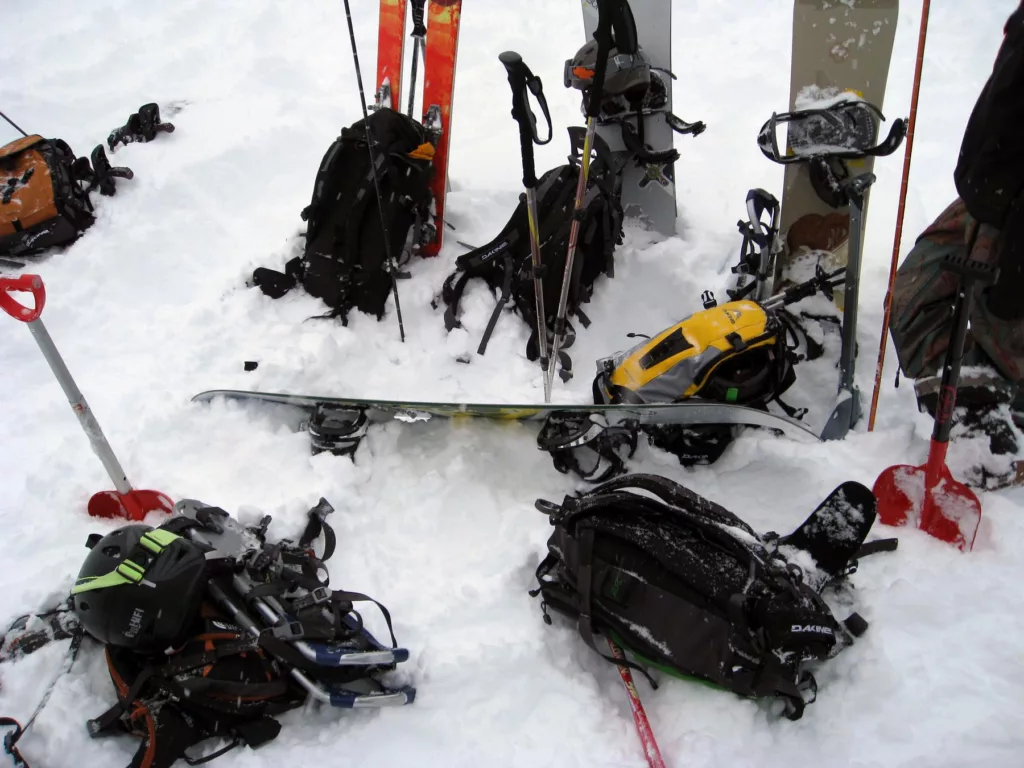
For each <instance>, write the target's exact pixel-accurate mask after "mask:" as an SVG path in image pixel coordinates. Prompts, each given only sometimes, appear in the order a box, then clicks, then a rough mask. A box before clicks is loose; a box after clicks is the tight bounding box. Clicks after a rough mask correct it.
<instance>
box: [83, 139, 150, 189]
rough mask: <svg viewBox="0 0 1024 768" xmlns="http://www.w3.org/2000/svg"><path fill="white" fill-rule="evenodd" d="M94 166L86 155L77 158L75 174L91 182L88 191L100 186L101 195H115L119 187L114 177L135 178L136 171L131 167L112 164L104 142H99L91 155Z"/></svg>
mask: <svg viewBox="0 0 1024 768" xmlns="http://www.w3.org/2000/svg"><path fill="white" fill-rule="evenodd" d="M90 159H91V160H92V166H91V167H90V166H89V161H88V160H86V159H85V158H84V157H79V158H78V159H77V160H75V167H74V171H75V175H76V176H77V177H78V178H79V179H82V180H83V181H85V182H87V183H88V184H89V187H88V191H90V192H91V191H92V190H94V189H97V188H99V190H100V194H101V195H107V196H110V195H113V194H114V193H115V192H116V191H117V188H116V187H115V185H114V179H115V178H117V179H133V178H135V173H134V172H133V171H132V169H131V168H124V167H117V166H112V165H111V164H110V160H108V159H107V153H106V151H104V149H103V145H102V144H97V145H96V148H95V149H94V150H93V151H92V154H91V155H90Z"/></svg>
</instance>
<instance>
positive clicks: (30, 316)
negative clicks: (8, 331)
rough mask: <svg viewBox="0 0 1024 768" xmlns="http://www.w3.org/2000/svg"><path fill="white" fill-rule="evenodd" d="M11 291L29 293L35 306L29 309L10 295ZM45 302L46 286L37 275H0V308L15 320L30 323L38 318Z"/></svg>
mask: <svg viewBox="0 0 1024 768" xmlns="http://www.w3.org/2000/svg"><path fill="white" fill-rule="evenodd" d="M11 291H22V292H24V293H31V294H32V298H33V299H35V308H34V309H29V308H28V307H26V306H25V305H24V304H22V303H21V302H19V301H16V300H15V298H14V297H13V296H11ZM45 304H46V286H45V285H43V278H41V277H40V276H39V275H22V276H21V277H0V309H3V311H4V312H6V313H7V314H8V315H10V316H11V317H13V318H14V319H15V320H21V322H23V323H31V322H32V321H33V320H38V319H39V315H41V314H42V313H43V307H44V306H45Z"/></svg>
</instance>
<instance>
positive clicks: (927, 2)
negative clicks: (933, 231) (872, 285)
mask: <svg viewBox="0 0 1024 768" xmlns="http://www.w3.org/2000/svg"><path fill="white" fill-rule="evenodd" d="M930 8H931V0H924V4H923V6H922V8H921V30H920V32H919V34H918V38H917V61H916V62H915V64H914V90H913V92H912V94H911V96H910V120H909V121H908V123H907V148H906V149H905V150H904V154H903V181H902V182H901V183H900V203H899V208H898V210H897V212H896V235H895V238H894V240H893V244H892V263H891V264H890V265H889V288H888V290H887V291H886V292H885V312H884V314H883V315H882V336H881V339H880V340H879V342H878V363H877V364H876V365H875V388H874V390H873V391H872V393H871V411H870V413H869V414H868V432H871V431H873V430H874V428H875V413H876V412H877V410H878V395H879V392H880V391H881V388H882V371H883V370H884V369H885V347H886V344H885V339H886V336H888V335H889V320H890V318H891V316H892V290H893V288H894V287H895V285H896V265H897V262H899V258H900V245H901V244H902V242H903V214H904V211H905V209H906V206H907V182H908V181H909V180H910V158H911V155H912V154H913V152H914V126H915V125H916V124H917V100H918V96H919V95H920V93H921V70H922V69H923V68H924V45H925V40H926V39H927V37H928V11H929V9H930Z"/></svg>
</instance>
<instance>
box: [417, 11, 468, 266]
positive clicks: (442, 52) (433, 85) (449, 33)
mask: <svg viewBox="0 0 1024 768" xmlns="http://www.w3.org/2000/svg"><path fill="white" fill-rule="evenodd" d="M461 17H462V0H429V2H428V3H427V40H426V47H425V49H424V57H423V62H424V63H423V70H424V72H423V124H424V125H425V126H426V127H427V128H428V129H429V130H431V131H432V132H433V135H434V136H436V137H437V143H436V147H435V151H434V180H433V181H432V182H431V191H432V192H433V193H434V206H435V211H434V213H435V217H436V218H435V220H434V226H435V228H436V229H435V232H434V237H433V238H432V239H431V240H430V241H428V242H427V243H425V244H424V246H423V248H422V250H421V254H422V255H423V256H436V255H437V254H438V253H439V252H440V250H441V246H442V245H443V243H444V226H445V225H444V204H445V194H446V193H447V191H448V150H449V147H450V146H451V130H452V101H453V98H454V95H455V62H456V58H457V56H458V51H459V21H460V19H461Z"/></svg>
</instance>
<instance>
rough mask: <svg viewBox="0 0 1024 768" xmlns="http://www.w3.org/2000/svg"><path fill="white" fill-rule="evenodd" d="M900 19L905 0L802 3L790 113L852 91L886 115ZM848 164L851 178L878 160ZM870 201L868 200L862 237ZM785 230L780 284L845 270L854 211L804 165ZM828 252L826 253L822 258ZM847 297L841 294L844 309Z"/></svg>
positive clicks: (786, 196) (790, 190)
mask: <svg viewBox="0 0 1024 768" xmlns="http://www.w3.org/2000/svg"><path fill="white" fill-rule="evenodd" d="M898 15H899V0H854V1H853V2H836V0H796V2H795V3H794V7H793V59H792V67H791V71H790V87H789V109H790V111H794V110H799V109H806V108H809V107H811V108H813V107H814V106H815V102H821V101H827V100H832V99H834V98H835V97H837V96H839V95H840V94H842V93H843V92H850V91H852V92H854V93H855V94H857V95H858V96H859V97H860V98H862V99H863V100H864V101H867V102H869V103H871V104H873V105H875V106H876V107H878V108H879V109H880V110H881V109H883V104H882V102H883V100H884V98H885V86H886V81H887V79H888V77H889V63H890V60H891V59H892V48H893V41H894V39H895V37H896V20H897V18H898ZM791 129H792V127H791ZM875 138H876V139H877V138H878V137H877V136H876V137H875ZM846 165H847V166H848V170H849V175H850V176H851V177H853V176H858V175H860V174H864V173H869V172H871V170H872V168H873V166H874V158H872V157H865V158H860V159H855V160H849V161H846ZM867 202H868V200H867V197H865V200H864V210H863V215H862V217H861V234H863V231H864V222H865V221H866V219H867ZM781 231H782V236H783V240H784V248H783V253H782V255H781V258H780V259H779V260H778V263H777V265H776V276H775V277H776V286H779V285H782V284H783V282H784V283H789V282H800V281H801V280H804V279H806V278H807V277H808V276H810V275H812V274H813V271H814V265H815V264H816V263H818V261H819V260H820V261H821V262H822V266H823V267H824V268H825V269H827V270H834V269H837V268H838V267H842V266H846V261H847V259H846V249H847V240H848V238H849V235H850V207H849V205H845V206H842V207H839V208H833V207H832V206H830V205H829V204H828V203H826V202H825V201H824V200H822V198H821V197H820V196H819V195H818V194H817V192H815V190H814V188H813V186H812V183H811V177H810V166H809V165H808V164H806V163H793V164H791V165H787V166H786V174H785V182H784V186H783V192H782V224H781ZM823 251H824V252H827V254H828V255H824V257H823V254H822V252H823ZM780 281H781V282H780ZM843 298H844V294H843V292H842V291H841V290H837V291H836V293H835V301H836V304H837V306H838V308H839V309H842V307H843Z"/></svg>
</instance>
